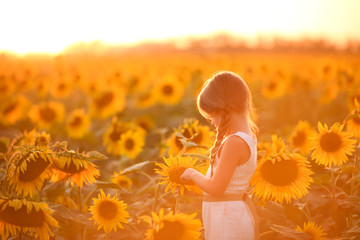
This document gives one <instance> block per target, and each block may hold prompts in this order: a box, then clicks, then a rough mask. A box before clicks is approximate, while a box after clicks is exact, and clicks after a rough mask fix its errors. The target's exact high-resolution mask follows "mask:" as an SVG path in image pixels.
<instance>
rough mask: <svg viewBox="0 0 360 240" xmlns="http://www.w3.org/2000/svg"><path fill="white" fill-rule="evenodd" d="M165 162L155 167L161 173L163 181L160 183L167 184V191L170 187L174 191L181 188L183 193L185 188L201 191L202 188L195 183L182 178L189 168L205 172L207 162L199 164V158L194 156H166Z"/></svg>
mask: <svg viewBox="0 0 360 240" xmlns="http://www.w3.org/2000/svg"><path fill="white" fill-rule="evenodd" d="M164 161H165V164H163V163H156V165H157V166H158V167H160V168H158V169H155V172H156V173H158V174H160V175H161V177H160V179H161V180H162V182H160V183H159V184H167V186H166V189H165V191H166V192H167V191H168V190H169V189H171V191H172V192H173V193H174V192H175V191H176V190H179V191H180V193H181V194H182V195H183V194H184V192H185V189H186V190H188V191H192V192H195V193H201V190H199V189H198V188H196V185H194V184H185V183H184V182H183V181H182V180H181V178H180V177H181V175H182V174H183V173H184V171H185V170H186V169H187V168H194V169H196V170H198V171H200V172H201V173H203V174H204V172H205V171H206V170H205V164H197V159H195V158H192V157H182V156H179V157H172V156H171V157H169V158H164Z"/></svg>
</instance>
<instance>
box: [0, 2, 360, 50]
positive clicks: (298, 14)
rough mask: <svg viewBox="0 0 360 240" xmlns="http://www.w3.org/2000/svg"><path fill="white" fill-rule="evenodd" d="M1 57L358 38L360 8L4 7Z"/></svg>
mask: <svg viewBox="0 0 360 240" xmlns="http://www.w3.org/2000/svg"><path fill="white" fill-rule="evenodd" d="M0 9H1V10H2V11H1V15H0V27H1V32H2V33H1V35H2V36H1V38H0V51H11V52H15V53H20V54H22V53H28V52H46V53H57V52H60V51H62V50H64V48H66V47H67V46H69V45H71V44H74V43H77V42H91V41H101V42H103V43H105V44H133V43H137V42H141V41H149V40H164V39H175V38H178V37H182V38H186V37H189V36H203V35H210V34H213V33H217V32H229V33H231V34H235V35H238V36H241V37H242V38H245V39H247V40H248V41H259V39H260V38H261V39H263V38H266V37H269V36H270V37H272V38H273V37H286V38H291V39H294V38H295V39H297V38H300V37H321V38H326V39H328V40H330V41H331V42H335V43H338V44H344V43H345V42H346V41H347V40H348V39H360V32H359V31H358V29H360V15H359V14H358V10H359V9H360V2H359V1H356V0H346V1H337V0H331V1H325V0H320V1H311V0H303V1H284V0H275V1H260V0H256V1H229V0H225V1H221V2H220V1H190V0H186V1H182V2H181V3H180V2H177V3H174V2H172V1H165V0H155V1H140V0H137V1H127V2H123V1H106V2H101V4H100V2H98V1H83V0H80V1H69V0H64V1H56V2H53V1H45V0H35V1H21V0H15V1H4V2H2V3H0Z"/></svg>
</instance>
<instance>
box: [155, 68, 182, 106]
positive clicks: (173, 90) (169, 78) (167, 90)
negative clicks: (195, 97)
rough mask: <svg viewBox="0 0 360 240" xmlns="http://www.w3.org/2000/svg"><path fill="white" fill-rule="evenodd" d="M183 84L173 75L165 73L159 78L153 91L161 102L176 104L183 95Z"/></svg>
mask: <svg viewBox="0 0 360 240" xmlns="http://www.w3.org/2000/svg"><path fill="white" fill-rule="evenodd" d="M184 90H185V88H184V84H183V83H181V82H180V81H179V80H178V79H177V78H176V77H175V76H174V75H166V76H164V77H163V78H161V79H160V80H159V81H158V82H157V84H156V86H155V92H156V96H157V97H158V99H159V101H160V102H161V103H163V104H167V105H174V104H177V103H178V102H179V101H180V100H181V98H182V97H183V95H184Z"/></svg>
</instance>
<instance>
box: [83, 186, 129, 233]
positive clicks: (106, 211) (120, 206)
mask: <svg viewBox="0 0 360 240" xmlns="http://www.w3.org/2000/svg"><path fill="white" fill-rule="evenodd" d="M93 201H94V204H93V205H92V206H91V207H90V208H89V211H90V213H91V214H92V217H91V218H90V220H94V224H97V225H98V230H99V229H101V228H103V229H104V231H105V232H106V233H108V232H111V231H114V232H116V231H117V228H118V227H119V228H122V229H123V228H124V226H123V225H122V224H124V223H128V218H129V217H130V215H129V213H128V212H127V211H126V210H125V209H126V208H127V204H126V203H124V201H119V200H118V198H117V196H114V197H112V198H111V197H110V194H108V195H105V193H104V192H103V190H100V193H99V195H98V198H93Z"/></svg>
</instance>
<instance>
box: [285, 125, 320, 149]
mask: <svg viewBox="0 0 360 240" xmlns="http://www.w3.org/2000/svg"><path fill="white" fill-rule="evenodd" d="M314 134H315V131H314V130H313V129H312V128H311V125H310V124H309V123H308V122H306V121H299V122H298V123H297V125H296V126H295V128H294V130H293V132H292V134H291V136H290V137H289V142H290V146H291V147H292V148H293V149H294V150H296V151H299V152H300V153H301V154H307V153H309V152H310V149H311V141H310V137H312V136H313V135H314Z"/></svg>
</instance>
